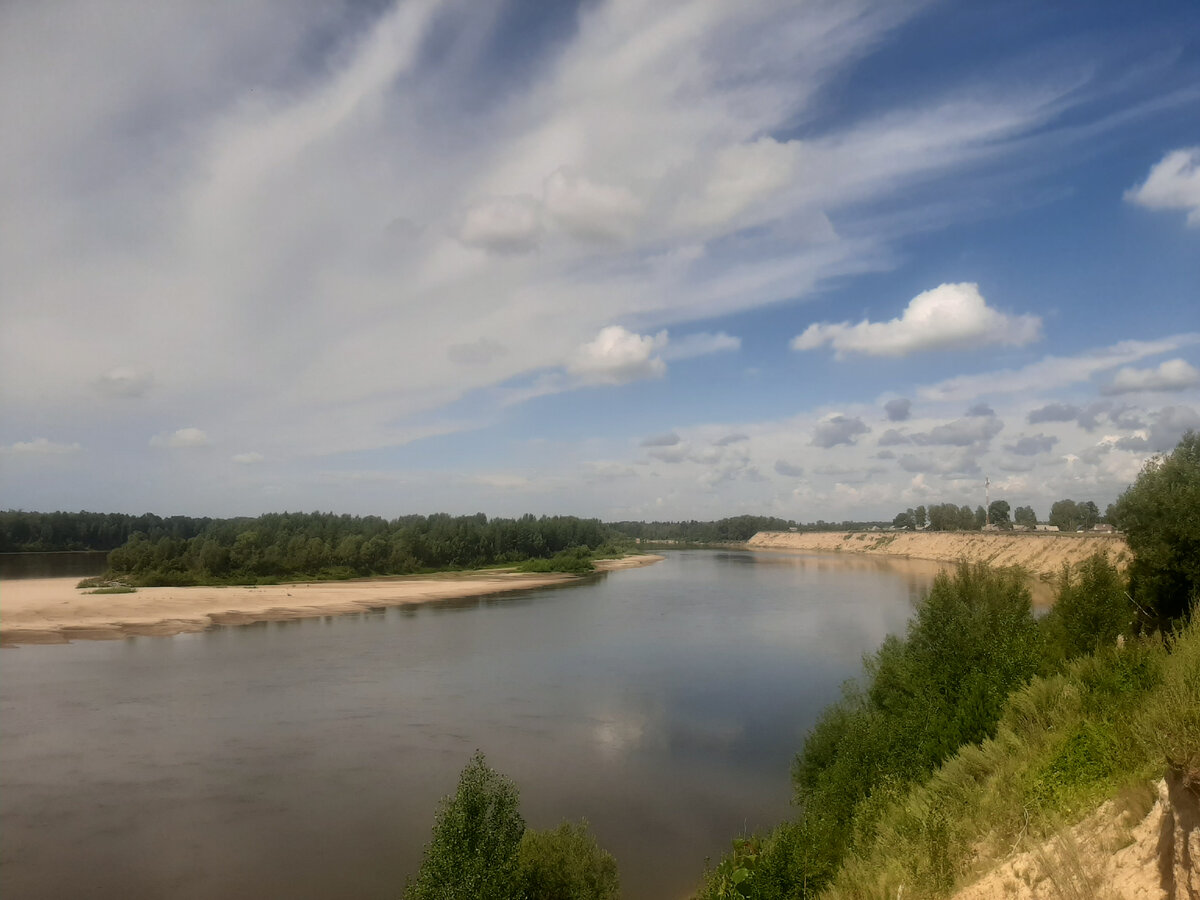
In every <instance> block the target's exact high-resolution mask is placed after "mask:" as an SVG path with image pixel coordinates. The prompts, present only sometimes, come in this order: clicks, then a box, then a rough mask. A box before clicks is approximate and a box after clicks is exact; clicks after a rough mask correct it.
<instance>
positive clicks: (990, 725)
mask: <svg viewBox="0 0 1200 900" xmlns="http://www.w3.org/2000/svg"><path fill="white" fill-rule="evenodd" d="M1115 512H1116V514H1117V515H1119V516H1120V517H1121V521H1122V523H1123V524H1124V525H1125V529H1126V531H1127V534H1128V536H1129V543H1130V546H1131V548H1133V549H1134V552H1135V553H1137V554H1139V555H1138V557H1137V559H1136V561H1135V563H1134V565H1133V566H1132V567H1131V568H1130V574H1129V577H1128V578H1127V577H1126V576H1124V575H1122V574H1121V573H1120V572H1119V571H1118V570H1117V569H1116V568H1115V566H1113V565H1112V564H1111V563H1110V562H1109V560H1108V559H1107V558H1106V557H1104V556H1102V555H1098V556H1095V557H1093V558H1092V559H1090V560H1088V561H1087V562H1086V563H1084V564H1083V565H1081V566H1079V567H1077V568H1076V570H1074V571H1071V570H1069V569H1068V570H1064V572H1063V573H1062V577H1061V578H1060V580H1059V584H1058V594H1057V602H1056V603H1055V605H1054V607H1053V608H1052V609H1051V611H1050V612H1049V613H1048V614H1047V615H1046V616H1045V617H1043V618H1042V619H1041V620H1037V619H1035V618H1034V616H1033V613H1032V607H1031V602H1030V595H1029V590H1028V588H1027V587H1026V579H1025V577H1024V574H1023V573H1022V572H1021V571H1019V570H1014V569H992V568H989V567H987V566H984V565H974V566H972V565H968V564H965V563H964V564H961V565H960V566H959V567H958V569H957V570H956V571H954V572H952V573H942V574H941V575H940V576H939V577H938V578H937V579H936V580H935V583H934V585H933V587H932V588H931V589H930V591H929V593H928V594H927V595H926V597H925V598H924V600H923V601H922V603H921V604H920V606H919V608H918V609H917V611H916V614H915V615H914V617H913V619H912V621H911V622H910V624H909V627H908V630H907V633H906V635H905V636H904V637H903V638H901V637H897V636H892V637H889V638H888V639H887V640H885V641H884V643H883V645H882V646H881V647H880V648H879V650H878V651H876V652H875V653H874V654H873V655H871V656H870V657H869V658H867V659H866V661H865V675H864V678H863V679H862V680H860V681H859V682H856V683H853V684H850V685H847V687H846V689H845V693H844V696H843V698H842V700H841V701H839V702H838V703H835V704H834V705H832V706H830V707H829V708H827V709H826V710H825V712H824V713H823V714H822V716H821V718H820V720H819V721H818V723H817V725H816V726H815V727H814V728H813V730H812V732H811V733H810V734H809V736H808V738H807V740H806V741H805V744H804V747H803V749H802V751H801V752H800V753H799V754H798V755H797V757H796V760H795V763H794V766H793V771H792V782H793V789H794V799H795V803H796V806H797V809H798V813H797V815H796V817H795V818H794V819H793V820H792V821H789V822H785V823H783V824H782V825H780V826H778V827H777V828H775V829H774V830H773V831H771V832H769V833H767V834H757V835H746V836H742V837H740V838H737V839H736V840H735V841H734V842H733V847H732V850H731V851H730V852H729V853H728V854H727V855H726V856H725V857H724V858H723V859H722V860H720V861H719V862H718V863H717V864H716V865H714V866H712V867H710V868H709V869H708V871H707V872H706V874H705V876H704V880H703V883H702V885H701V886H700V889H699V891H698V894H697V897H698V898H699V900H740V898H755V900H775V898H780V900H783V898H812V897H822V898H845V900H866V898H878V900H884V898H889V900H890V898H894V897H897V896H904V897H909V898H912V897H929V898H936V897H946V896H948V895H949V894H950V893H951V892H952V891H953V890H954V889H955V888H956V887H959V886H961V885H962V884H964V883H966V882H968V881H969V880H971V878H972V877H973V876H976V875H978V874H979V872H980V871H981V870H982V869H983V868H986V867H987V866H988V865H989V864H992V863H994V862H996V861H998V860H999V859H1001V858H1003V857H1004V856H1006V855H1007V854H1008V853H1010V852H1011V851H1012V850H1014V849H1016V848H1017V847H1018V846H1021V844H1022V841H1025V842H1031V841H1036V840H1037V839H1038V838H1039V837H1044V836H1046V835H1050V834H1054V833H1055V832H1056V830H1057V829H1059V828H1060V827H1061V825H1062V824H1063V823H1064V822H1070V821H1073V820H1077V819H1078V818H1079V817H1080V816H1081V815H1082V814H1083V813H1085V812H1086V811H1087V810H1089V809H1092V808H1094V807H1095V806H1096V805H1097V804H1098V803H1099V802H1100V801H1102V800H1104V799H1105V798H1107V797H1111V796H1113V795H1114V794H1116V793H1118V792H1120V791H1122V790H1126V791H1136V790H1137V789H1138V788H1139V787H1140V788H1141V789H1142V790H1143V792H1144V789H1145V785H1146V784H1148V783H1149V782H1150V781H1151V780H1153V779H1155V778H1158V777H1161V776H1162V775H1163V774H1164V770H1165V772H1166V774H1167V777H1168V780H1169V781H1173V782H1174V783H1177V784H1182V785H1183V786H1184V787H1185V788H1186V789H1187V790H1188V791H1190V792H1192V793H1200V618H1197V617H1195V616H1193V614H1192V610H1193V609H1194V606H1195V604H1196V603H1197V600H1198V599H1200V436H1198V435H1196V434H1194V433H1189V434H1188V435H1186V436H1185V437H1184V439H1183V440H1182V441H1181V442H1180V444H1179V446H1178V447H1177V448H1176V449H1175V451H1174V452H1173V453H1172V454H1170V455H1169V456H1167V457H1165V458H1157V459H1155V460H1152V461H1151V462H1150V463H1148V464H1147V466H1146V468H1145V469H1144V470H1143V472H1142V474H1141V475H1140V476H1139V477H1138V480H1137V481H1136V483H1135V484H1134V485H1132V486H1131V487H1130V488H1129V489H1128V490H1127V491H1126V492H1125V493H1124V494H1123V495H1122V497H1121V498H1120V500H1119V501H1118V503H1117V504H1116V509H1115ZM517 806H518V804H517V793H516V788H515V787H514V786H513V785H512V784H511V782H508V781H507V780H506V779H504V778H503V776H500V775H499V774H498V773H495V772H493V771H492V770H490V769H488V768H487V766H486V763H485V761H484V760H483V758H482V756H481V755H478V754H477V755H476V757H475V758H474V759H473V760H472V762H471V763H470V765H468V767H467V769H466V770H464V772H463V776H462V779H461V780H460V783H459V786H458V791H457V793H456V794H455V795H454V796H453V797H451V798H447V799H446V800H445V801H443V804H442V807H441V810H440V811H439V813H438V816H437V820H436V823H435V825H434V830H433V837H432V840H431V842H430V844H429V845H428V846H427V847H426V850H425V857H424V859H423V861H422V864H421V868H420V871H419V873H418V874H417V876H416V879H415V881H413V882H411V883H410V885H409V888H408V891H407V892H406V896H407V897H408V898H410V900H426V898H434V897H437V898H464V900H465V898H468V897H471V898H473V897H489V898H504V900H518V898H549V897H555V898H573V897H578V898H607V897H614V896H616V892H617V876H616V870H615V864H614V863H613V861H612V858H611V857H610V856H608V855H607V854H606V853H604V852H603V851H602V850H600V849H599V848H598V847H597V846H596V844H595V841H594V839H592V838H591V836H590V834H588V833H587V832H586V829H585V828H584V827H583V826H570V825H564V826H563V827H562V828H560V829H559V830H557V831H553V832H540V833H539V832H527V831H525V828H524V821H523V819H521V817H520V814H519V811H518V808H517ZM534 848H536V850H535V849H534ZM547 885H553V886H552V887H547ZM1095 887H1096V885H1094V884H1084V885H1083V886H1082V888H1081V889H1082V890H1083V891H1084V892H1085V893H1084V894H1081V896H1086V895H1088V894H1087V893H1086V892H1087V891H1089V890H1092V891H1093V892H1094V889H1095Z"/></svg>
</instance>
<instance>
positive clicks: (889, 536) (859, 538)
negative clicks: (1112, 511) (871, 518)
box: [746, 531, 1132, 579]
mask: <svg viewBox="0 0 1200 900" xmlns="http://www.w3.org/2000/svg"><path fill="white" fill-rule="evenodd" d="M746 546H747V547H749V548H750V549H752V550H807V551H811V552H817V553H830V552H841V553H847V552H849V553H871V554H877V555H880V556H899V557H906V558H909V559H929V560H934V561H937V562H950V563H952V562H957V561H959V560H966V561H968V562H985V563H989V564H991V565H995V566H1022V567H1024V568H1025V569H1026V570H1027V571H1028V572H1029V573H1030V574H1031V575H1035V576H1038V577H1040V578H1044V579H1048V578H1053V577H1055V576H1057V575H1059V574H1060V573H1061V572H1062V568H1063V565H1064V564H1066V565H1071V566H1076V565H1078V564H1079V563H1081V562H1083V561H1084V560H1085V559H1087V558H1088V557H1089V556H1091V555H1093V554H1094V553H1105V554H1107V555H1108V558H1109V559H1110V560H1111V561H1112V562H1113V563H1114V564H1115V565H1116V566H1118V567H1119V568H1124V567H1125V566H1126V565H1128V563H1129V560H1130V559H1131V558H1132V554H1131V553H1130V551H1129V546H1128V545H1127V544H1126V543H1125V539H1124V538H1123V537H1122V536H1121V535H1119V534H1055V533H1039V532H1012V531H1000V532H979V531H974V532H963V531H915V532H914V531H851V532H845V531H839V532H830V531H815V532H787V531H760V532H759V533H758V534H756V535H754V537H752V538H750V540H749V541H747V542H746Z"/></svg>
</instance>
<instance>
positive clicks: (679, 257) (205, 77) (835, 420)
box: [0, 0, 1200, 521]
mask: <svg viewBox="0 0 1200 900" xmlns="http://www.w3.org/2000/svg"><path fill="white" fill-rule="evenodd" d="M0 116H2V120H3V121H4V122H6V123H7V125H6V127H4V128H3V129H0V204H2V206H3V210H4V214H3V217H2V218H0V413H2V414H0V508H11V509H18V508H19V509H27V510H54V509H67V510H78V509H88V510H94V511H119V512H131V513H140V512H146V511H150V512H156V513H159V514H162V515H171V514H187V515H211V516H230V515H255V514H258V513H262V512H267V511H275V510H332V511H335V512H348V513H360V514H376V515H383V516H388V517H394V516H398V515H402V514H407V513H430V512H436V511H446V512H450V513H456V514H463V513H474V512H477V511H480V512H484V513H487V514H488V515H500V516H510V515H519V514H522V513H525V512H533V513H537V514H556V513H562V514H575V515H583V516H598V517H601V518H604V519H606V520H619V519H681V518H682V519H690V518H699V519H712V518H719V517H723V516H731V515H740V514H743V513H754V514H761V515H776V516H780V517H783V518H788V519H796V520H799V521H815V520H817V519H825V520H829V521H840V520H843V519H876V518H887V519H890V518H891V517H892V516H893V515H894V514H895V513H896V512H898V511H900V510H903V509H905V508H907V507H915V506H917V505H920V504H926V505H928V504H932V503H943V502H953V503H956V504H960V505H961V504H964V503H966V504H969V505H971V506H972V507H973V506H975V505H977V504H979V503H981V502H982V501H983V497H984V481H985V479H989V480H990V482H991V496H992V498H998V497H999V498H1004V499H1007V500H1008V501H1009V502H1010V503H1011V505H1012V506H1014V507H1015V506H1018V505H1032V506H1033V507H1034V510H1035V512H1037V513H1038V515H1039V516H1041V517H1043V518H1044V517H1045V516H1046V515H1047V514H1048V512H1049V508H1050V504H1051V503H1052V502H1054V501H1055V500H1057V499H1061V498H1065V497H1069V498H1073V499H1077V500H1085V499H1093V500H1095V501H1096V502H1097V503H1098V504H1099V505H1100V506H1101V508H1103V507H1104V505H1105V504H1107V503H1108V502H1111V501H1112V500H1114V499H1115V498H1116V497H1117V495H1118V494H1119V493H1120V492H1121V491H1122V490H1123V489H1124V488H1125V487H1126V486H1127V485H1128V484H1129V483H1130V482H1131V481H1132V480H1133V479H1134V478H1135V477H1136V476H1137V474H1138V472H1139V471H1140V470H1141V468H1142V466H1143V465H1144V464H1145V462H1146V460H1147V459H1148V458H1150V457H1151V456H1153V455H1154V454H1155V453H1156V452H1163V451H1169V450H1170V449H1171V448H1172V447H1173V446H1174V445H1175V443H1176V442H1177V441H1178V439H1179V438H1180V436H1181V435H1182V434H1183V433H1184V432H1185V431H1186V430H1187V429H1189V428H1200V5H1198V4H1196V3H1195V2H1194V0H1182V2H1175V3H1172V2H1155V0H1147V2H1144V3H1137V4H1132V3H1128V2H1125V0H1113V2H1104V0H1099V2H1093V3H1087V4H1078V3H1065V2H1044V0H1029V2H982V3H980V2H943V3H922V2H915V0H914V2H895V0H885V2H878V3H876V2H870V0H836V2H835V0H739V2H738V3H730V2H726V0H690V2H677V0H653V2H651V0H645V2H634V0H611V2H610V0H589V2H583V3H571V2H548V0H541V2H516V0H501V2H492V0H459V2H456V0H447V2H438V0H402V2H398V3H389V2H345V0H343V2H338V0H332V2H331V0H286V2H284V0H244V2H238V3H212V2H209V0H195V2H189V0H180V2H174V3H165V4H145V3H134V2H128V3H122V2H115V0H100V2H96V0H86V2H82V0H81V2H72V0H63V2H56V3H32V2H15V3H6V4H4V5H3V6H0Z"/></svg>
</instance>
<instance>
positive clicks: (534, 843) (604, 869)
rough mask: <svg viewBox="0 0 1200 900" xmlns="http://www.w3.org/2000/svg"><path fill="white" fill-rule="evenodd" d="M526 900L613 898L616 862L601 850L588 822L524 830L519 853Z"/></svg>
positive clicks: (616, 889) (616, 886)
mask: <svg viewBox="0 0 1200 900" xmlns="http://www.w3.org/2000/svg"><path fill="white" fill-rule="evenodd" d="M518 862H519V866H520V880H521V890H522V896H523V897H524V898H526V900H616V898H617V897H619V896H620V893H621V889H620V878H619V876H618V874H617V861H616V860H615V859H613V857H612V854H611V853H608V852H607V851H605V850H602V849H601V848H600V846H599V845H598V844H597V843H596V838H595V837H594V836H593V835H592V833H591V831H589V830H588V826H587V822H580V823H578V824H574V823H571V822H563V823H562V824H561V825H559V826H558V828H555V829H552V830H547V831H526V832H525V835H524V837H522V838H521V845H520V851H519V854H518Z"/></svg>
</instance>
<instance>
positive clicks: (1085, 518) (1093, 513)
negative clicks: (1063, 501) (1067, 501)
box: [1076, 500, 1100, 531]
mask: <svg viewBox="0 0 1200 900" xmlns="http://www.w3.org/2000/svg"><path fill="white" fill-rule="evenodd" d="M1076 509H1078V510H1079V528H1080V530H1081V531H1091V530H1092V528H1093V527H1094V526H1095V524H1096V523H1097V522H1099V521H1100V509H1099V507H1097V506H1096V504H1095V502H1094V501H1092V500H1085V501H1084V502H1083V503H1080V504H1078V505H1077V506H1076Z"/></svg>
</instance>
